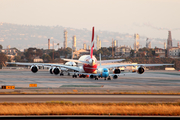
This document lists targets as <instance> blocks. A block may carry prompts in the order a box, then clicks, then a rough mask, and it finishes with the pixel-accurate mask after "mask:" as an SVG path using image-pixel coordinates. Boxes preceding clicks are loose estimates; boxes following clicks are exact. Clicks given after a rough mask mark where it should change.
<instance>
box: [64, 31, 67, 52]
mask: <svg viewBox="0 0 180 120" xmlns="http://www.w3.org/2000/svg"><path fill="white" fill-rule="evenodd" d="M66 48H67V30H64V49H66Z"/></svg>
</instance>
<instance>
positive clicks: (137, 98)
mask: <svg viewBox="0 0 180 120" xmlns="http://www.w3.org/2000/svg"><path fill="white" fill-rule="evenodd" d="M179 100H180V95H0V102H4V101H6V102H48V101H71V102H88V103H93V102H105V103H107V102H177V101H179Z"/></svg>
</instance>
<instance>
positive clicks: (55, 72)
mask: <svg viewBox="0 0 180 120" xmlns="http://www.w3.org/2000/svg"><path fill="white" fill-rule="evenodd" d="M52 72H53V73H54V74H55V75H57V74H59V73H60V69H59V68H57V67H54V68H53V69H52Z"/></svg>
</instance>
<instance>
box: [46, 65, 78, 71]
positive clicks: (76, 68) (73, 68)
mask: <svg viewBox="0 0 180 120" xmlns="http://www.w3.org/2000/svg"><path fill="white" fill-rule="evenodd" d="M46 65H47V66H53V67H63V68H67V69H71V70H75V71H79V67H76V66H67V65H61V64H46Z"/></svg>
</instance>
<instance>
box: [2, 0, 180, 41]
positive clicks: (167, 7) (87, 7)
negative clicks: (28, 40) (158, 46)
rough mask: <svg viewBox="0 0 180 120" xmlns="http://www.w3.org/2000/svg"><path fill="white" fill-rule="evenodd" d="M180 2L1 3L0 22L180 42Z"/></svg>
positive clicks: (58, 0) (65, 0)
mask: <svg viewBox="0 0 180 120" xmlns="http://www.w3.org/2000/svg"><path fill="white" fill-rule="evenodd" d="M179 6H180V0H0V22H7V23H15V24H27V25H47V26H56V25H60V26H64V27H72V28H80V29H82V28H87V29H88V30H91V29H92V26H95V30H107V31H114V32H119V33H130V34H134V33H139V35H140V36H141V35H145V36H147V37H149V38H164V39H167V37H168V32H167V31H168V30H172V38H173V39H179V40H180V7H179Z"/></svg>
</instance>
